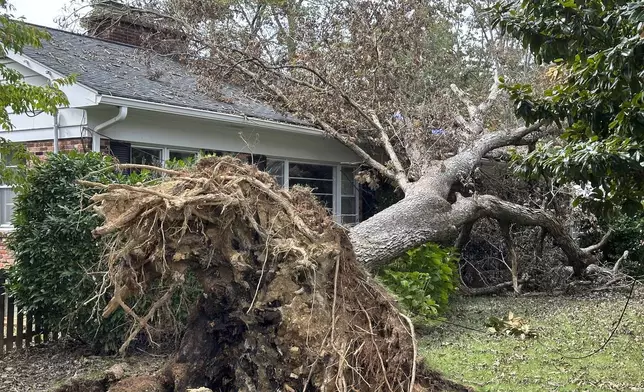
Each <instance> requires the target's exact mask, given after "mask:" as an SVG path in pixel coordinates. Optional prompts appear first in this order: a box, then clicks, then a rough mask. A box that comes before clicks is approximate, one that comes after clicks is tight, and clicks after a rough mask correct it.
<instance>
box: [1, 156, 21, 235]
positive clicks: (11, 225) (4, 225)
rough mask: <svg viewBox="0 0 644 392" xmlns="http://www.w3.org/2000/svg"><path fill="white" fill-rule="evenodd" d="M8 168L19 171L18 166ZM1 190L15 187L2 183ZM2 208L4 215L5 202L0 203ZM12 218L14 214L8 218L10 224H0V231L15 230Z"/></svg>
mask: <svg viewBox="0 0 644 392" xmlns="http://www.w3.org/2000/svg"><path fill="white" fill-rule="evenodd" d="M0 159H2V157H1V156H0ZM6 167H7V168H13V169H17V168H18V165H7V166H6ZM0 189H13V187H12V186H11V185H7V184H4V183H0ZM14 195H15V194H14ZM14 206H15V203H14ZM0 208H2V214H4V213H5V211H6V210H7V206H6V204H5V203H4V202H2V203H0ZM0 216H2V215H0ZM12 217H13V214H12V216H10V217H8V218H9V219H8V223H4V222H0V230H11V229H13V224H12V223H11V219H12Z"/></svg>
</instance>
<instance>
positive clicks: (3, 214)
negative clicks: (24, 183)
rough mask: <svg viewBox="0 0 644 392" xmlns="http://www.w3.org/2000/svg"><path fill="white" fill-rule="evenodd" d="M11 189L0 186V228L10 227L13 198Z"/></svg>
mask: <svg viewBox="0 0 644 392" xmlns="http://www.w3.org/2000/svg"><path fill="white" fill-rule="evenodd" d="M15 196H16V195H15V193H13V189H11V187H9V186H7V185H1V186H0V206H2V210H1V211H0V226H4V227H8V226H11V217H12V216H13V206H14V203H13V199H14V197H15Z"/></svg>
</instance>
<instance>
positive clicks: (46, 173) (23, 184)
mask: <svg viewBox="0 0 644 392" xmlns="http://www.w3.org/2000/svg"><path fill="white" fill-rule="evenodd" d="M114 163H115V162H114V161H113V160H112V158H110V157H107V156H104V155H102V154H98V153H88V154H80V153H77V152H71V153H69V154H51V155H49V156H48V157H47V160H45V161H42V162H35V163H34V164H32V166H31V167H29V168H26V167H22V168H21V169H20V170H21V171H22V172H23V173H24V174H23V175H24V180H23V181H18V182H17V183H16V194H17V196H16V200H15V212H14V217H13V225H14V231H13V232H12V234H11V235H10V241H9V247H10V249H11V250H12V251H13V252H14V257H15V264H14V266H12V267H11V269H10V271H9V279H10V286H9V289H10V290H11V291H12V292H13V294H14V295H15V296H16V298H17V300H18V301H19V302H20V303H21V304H22V305H23V306H24V307H25V308H26V309H27V310H29V311H30V312H32V313H34V314H36V315H39V316H41V317H43V319H44V321H45V324H46V325H47V326H48V327H49V328H52V329H56V330H59V331H62V332H64V333H66V334H67V335H68V336H70V337H71V338H74V339H77V340H79V341H81V342H84V343H86V344H88V345H90V346H91V347H93V348H94V349H95V350H96V351H102V352H113V351H115V350H116V349H118V348H119V346H120V344H121V342H122V341H123V339H124V337H125V335H126V333H127V331H128V329H129V328H130V327H131V325H132V319H131V318H130V317H129V316H125V314H124V312H123V311H117V312H116V313H114V314H113V315H112V316H111V317H109V318H108V319H102V318H101V312H102V309H103V307H104V306H105V304H106V303H107V301H109V299H110V297H109V295H110V290H101V289H102V288H103V289H104V288H105V287H104V283H105V282H104V280H106V274H105V270H106V267H104V266H103V264H102V262H101V256H102V254H103V252H104V251H105V242H104V241H103V240H102V239H95V238H94V237H93V236H92V229H94V228H95V227H97V226H99V225H100V224H101V223H102V218H101V217H99V216H98V215H97V214H96V213H95V212H94V211H93V209H92V208H91V206H89V203H90V198H91V197H92V196H93V195H94V194H96V193H97V192H98V190H96V189H91V188H88V187H84V186H81V185H79V184H78V183H77V182H76V181H77V180H78V179H85V180H89V181H95V182H101V183H130V184H135V183H138V182H144V181H148V180H149V178H151V176H150V173H146V172H145V171H143V172H141V173H132V174H127V175H126V174H123V173H120V172H117V171H116V170H115V169H114ZM158 289H159V290H158V291H160V290H161V289H162V288H161V287H159V288H158ZM154 292H155V291H154V290H151V294H150V296H147V297H143V298H133V299H131V301H130V306H132V307H133V308H134V309H135V310H137V309H145V308H146V305H147V304H150V303H152V301H153V300H154ZM185 298H186V297H185V296H183V297H179V296H178V295H177V298H174V299H173V301H174V302H173V304H171V305H170V306H168V309H167V311H169V312H170V311H171V312H173V313H174V314H173V315H171V316H170V317H171V318H173V319H174V318H177V319H179V320H182V319H183V320H185V318H186V315H187V311H186V309H187V307H188V305H189V304H186V303H184V302H185V301H183V302H182V300H185ZM157 319H158V318H157ZM174 327H176V324H175V325H174Z"/></svg>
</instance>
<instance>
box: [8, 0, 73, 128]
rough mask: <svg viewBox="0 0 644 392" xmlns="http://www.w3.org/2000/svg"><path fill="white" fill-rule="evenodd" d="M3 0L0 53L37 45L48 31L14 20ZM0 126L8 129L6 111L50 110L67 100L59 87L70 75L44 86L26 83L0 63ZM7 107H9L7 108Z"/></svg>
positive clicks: (45, 38)
mask: <svg viewBox="0 0 644 392" xmlns="http://www.w3.org/2000/svg"><path fill="white" fill-rule="evenodd" d="M10 11H11V7H10V6H9V5H8V4H7V0H0V56H2V57H5V56H6V55H7V53H9V52H15V53H22V50H23V48H24V47H25V46H34V47H40V46H41V41H42V40H47V39H49V38H50V37H49V35H48V34H47V33H46V32H44V31H41V30H39V29H37V28H35V27H32V26H29V25H26V24H24V23H23V22H22V21H20V20H14V19H13V16H12V15H11V13H10ZM0 78H2V80H3V83H2V84H1V85H0V127H2V128H3V129H5V130H10V129H11V127H12V126H11V119H10V114H12V113H13V114H21V113H38V112H45V113H49V114H53V113H55V112H56V110H57V108H58V107H60V106H66V105H67V104H68V102H67V97H66V96H65V94H64V93H63V92H62V91H61V90H60V87H62V86H64V85H68V84H71V83H72V82H73V81H74V77H73V76H69V77H66V78H62V79H54V80H52V81H51V83H50V84H48V85H46V86H36V85H31V84H29V83H27V82H26V81H25V80H24V78H23V76H22V74H21V73H20V72H18V71H17V70H14V69H11V68H9V67H7V65H5V64H0ZM9 109H10V110H9Z"/></svg>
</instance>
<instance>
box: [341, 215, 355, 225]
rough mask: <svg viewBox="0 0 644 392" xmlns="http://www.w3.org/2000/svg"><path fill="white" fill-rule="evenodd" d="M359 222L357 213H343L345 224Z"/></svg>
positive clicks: (343, 222)
mask: <svg viewBox="0 0 644 392" xmlns="http://www.w3.org/2000/svg"><path fill="white" fill-rule="evenodd" d="M355 223H358V218H357V217H356V216H355V215H343V216H342V224H343V225H350V224H355Z"/></svg>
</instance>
